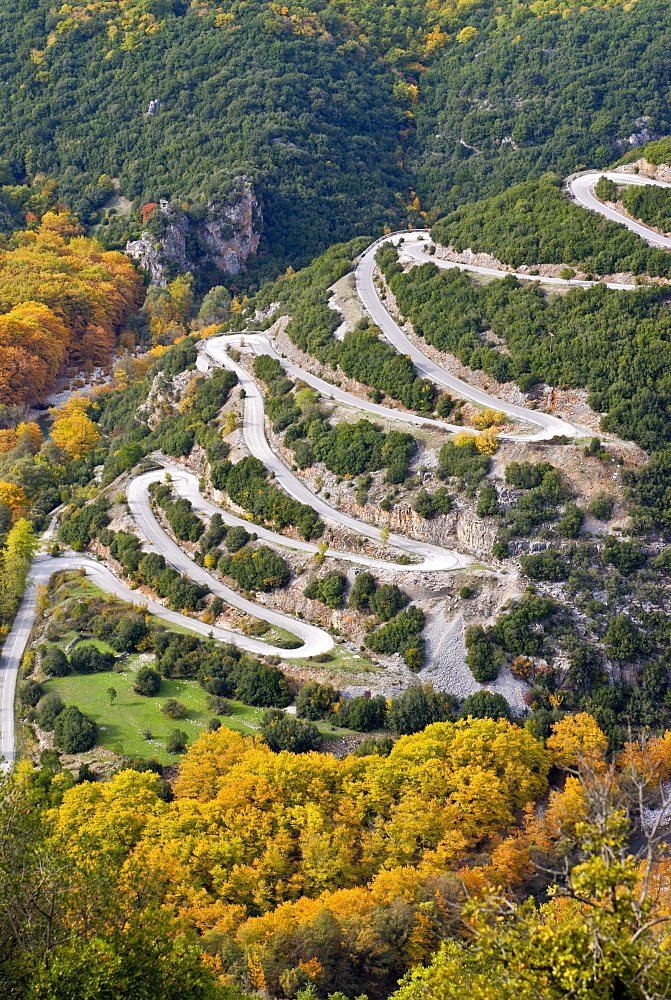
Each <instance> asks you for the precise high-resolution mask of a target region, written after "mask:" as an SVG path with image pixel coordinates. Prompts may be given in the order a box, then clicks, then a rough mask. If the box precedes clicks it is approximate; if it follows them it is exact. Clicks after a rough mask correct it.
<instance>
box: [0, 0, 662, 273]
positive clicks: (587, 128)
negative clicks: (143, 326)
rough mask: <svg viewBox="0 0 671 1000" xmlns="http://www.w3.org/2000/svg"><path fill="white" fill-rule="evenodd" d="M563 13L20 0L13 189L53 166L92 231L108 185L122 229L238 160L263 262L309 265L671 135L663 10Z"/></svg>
mask: <svg viewBox="0 0 671 1000" xmlns="http://www.w3.org/2000/svg"><path fill="white" fill-rule="evenodd" d="M560 6H561V9H562V11H561V13H557V12H554V9H553V11H550V10H546V9H545V7H543V6H542V5H541V7H540V8H539V5H538V4H537V3H536V4H532V5H531V6H530V7H529V8H527V7H526V6H524V5H523V4H517V5H515V7H514V10H513V9H512V8H509V6H508V4H506V5H504V6H503V8H502V7H496V8H494V7H493V6H492V5H491V4H490V3H487V2H481V3H480V4H479V5H470V6H469V7H468V8H465V7H464V6H463V5H460V4H446V5H443V6H441V7H436V6H435V5H433V4H430V3H426V4H423V3H419V2H417V3H412V2H406V3H398V4H394V3H384V4H380V3H365V2H363V0H352V2H348V3H341V2H336V0H331V2H330V3H328V4H326V5H318V9H314V8H313V7H311V6H309V5H307V6H297V5H296V6H294V5H289V6H280V5H278V4H274V3H267V4H266V3H260V2H259V0H254V2H250V3H237V2H231V3H227V4H224V5H223V6H218V7H216V8H215V7H214V6H210V5H208V4H199V5H198V6H197V7H196V6H191V7H188V8H187V7H186V6H182V5H179V4H172V5H171V4H167V3H166V4H158V3H157V4H154V5H151V4H150V5H149V6H143V7H142V8H140V7H139V6H134V5H133V4H132V3H130V2H128V3H124V4H123V5H122V8H120V9H119V10H118V11H117V13H116V14H115V16H113V17H111V18H110V11H109V9H108V7H107V5H105V4H102V3H93V4H89V5H87V6H86V7H76V6H75V7H72V6H69V5H68V6H63V7H62V8H61V9H60V10H57V9H56V8H53V7H52V6H50V5H49V4H47V3H46V0H42V2H40V3H38V4H36V5H33V6H31V8H30V9H28V8H24V7H21V6H19V7H14V8H11V9H8V10H7V11H6V12H4V15H3V18H2V21H1V24H0V53H1V57H0V59H1V62H2V75H3V79H4V83H5V86H3V87H2V90H1V91H0V156H4V157H5V159H6V160H7V161H8V169H7V171H6V174H5V183H7V184H10V185H11V184H12V183H13V182H14V181H20V182H23V181H24V180H28V182H30V181H31V180H32V179H34V178H35V177H37V176H39V175H44V174H46V175H48V176H49V177H52V178H54V179H55V180H56V182H57V189H56V193H57V196H58V197H59V198H60V199H61V200H62V201H63V202H64V203H65V204H66V205H67V206H68V207H70V208H71V209H72V210H74V211H75V212H77V213H78V214H79V216H80V217H81V218H82V220H83V221H84V222H85V223H86V224H89V223H93V222H95V221H97V220H99V219H100V217H101V214H104V211H105V210H104V206H105V205H106V204H107V203H108V202H109V198H110V193H111V192H113V187H112V186H111V183H110V178H114V179H115V181H116V180H118V189H119V192H120V194H121V195H123V196H124V197H125V198H127V199H129V200H130V201H131V202H133V205H134V212H133V219H132V220H129V222H130V225H129V226H126V227H125V228H124V226H122V227H121V230H123V233H121V230H119V231H118V232H117V230H116V229H115V230H114V231H115V233H116V235H117V237H118V236H119V235H120V234H122V235H123V234H125V235H129V234H131V233H133V232H137V231H139V229H140V228H141V220H140V215H139V208H140V206H141V205H142V204H145V203H154V202H157V201H158V200H159V199H160V198H163V197H164V198H168V199H172V200H173V201H174V202H175V203H176V204H177V205H181V204H184V205H188V206H189V207H190V208H191V209H193V208H194V207H195V208H196V209H197V208H198V206H202V205H203V204H207V203H208V202H209V201H211V200H213V199H215V200H216V198H217V197H219V196H225V195H226V194H227V193H228V192H229V191H230V189H231V186H232V182H233V179H234V177H236V176H238V175H240V174H245V175H247V176H249V178H250V179H251V180H252V182H253V184H254V189H255V191H256V194H257V196H258V198H259V201H260V205H261V209H262V213H263V217H264V220H265V222H264V227H263V234H262V241H261V244H260V246H259V258H260V259H261V261H263V262H264V267H263V271H262V273H265V272H267V271H268V268H271V269H273V270H279V271H282V270H284V268H285V266H286V264H287V263H292V264H293V265H294V266H295V265H296V264H305V263H307V262H308V261H309V260H310V259H311V258H312V257H313V256H314V255H315V254H316V253H318V252H320V251H321V250H323V249H324V248H325V247H326V246H327V245H328V244H329V243H332V242H336V241H339V240H345V239H349V238H351V237H352V236H354V235H357V234H369V233H373V232H380V231H381V230H382V228H383V227H384V226H388V227H390V228H394V227H395V226H397V225H398V224H400V223H402V222H403V221H404V219H405V218H406V214H407V213H408V212H409V213H410V218H411V219H414V220H417V219H418V218H421V216H418V214H417V213H418V211H420V210H425V211H428V212H429V213H432V217H435V215H436V214H438V213H440V212H442V211H445V210H449V209H451V208H453V207H454V206H455V205H457V204H459V203H461V202H464V201H468V200H472V199H474V198H475V197H480V196H481V195H482V193H483V192H486V191H498V190H503V189H504V188H505V187H507V186H508V185H509V184H510V183H513V182H515V181H517V180H521V179H523V178H524V177H527V176H532V177H533V176H538V175H539V174H540V173H542V172H543V171H544V170H546V169H548V168H550V167H552V168H554V169H555V170H557V171H558V172H559V173H561V174H566V173H569V172H570V171H572V170H574V169H576V168H577V167H579V166H581V165H583V164H588V165H593V166H600V165H602V164H603V165H605V164H607V163H608V162H611V161H612V160H614V159H617V158H618V156H620V155H621V154H622V153H623V152H626V151H627V149H629V147H630V142H629V137H630V135H631V134H632V133H637V132H639V131H640V130H641V129H642V128H643V126H645V128H646V129H647V131H648V132H649V133H650V134H651V135H654V134H661V133H663V132H665V131H668V130H669V129H670V128H671V114H670V112H669V104H668V82H669V80H668V77H669V69H668V63H667V61H666V60H665V52H666V50H667V47H668V29H669V27H671V21H670V18H671V13H670V12H669V10H668V8H667V7H666V6H665V5H664V4H660V3H658V2H656V0H639V2H637V3H636V4H634V5H633V6H632V8H631V9H630V10H625V9H624V8H623V6H622V5H621V4H614V5H613V6H612V7H610V8H607V9H604V8H601V7H596V6H592V5H591V4H588V5H585V4H582V5H580V6H578V5H576V4H569V3H564V4H562V5H560ZM541 8H542V9H541ZM539 15H542V16H539ZM565 15H567V16H565ZM150 101H156V102H159V103H158V104H157V105H156V106H155V108H154V110H155V111H156V114H155V115H150V114H147V111H148V108H149V102H150ZM413 189H417V190H418V191H419V195H420V198H419V201H417V200H416V198H415V194H414V190H413ZM117 208H118V206H117ZM116 210H117V209H115V211H116ZM18 224H19V220H17V219H16V218H14V225H13V227H12V228H17V226H18ZM113 228H114V227H113ZM117 228H118V227H117ZM250 263H252V264H253V262H250ZM256 267H257V269H258V264H257V265H256Z"/></svg>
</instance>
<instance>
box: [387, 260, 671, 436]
mask: <svg viewBox="0 0 671 1000" xmlns="http://www.w3.org/2000/svg"><path fill="white" fill-rule="evenodd" d="M378 259H379V260H380V262H381V263H382V265H383V267H384V269H385V272H386V274H387V276H388V278H389V279H390V280H391V287H392V289H393V291H394V294H395V295H396V297H397V301H398V303H399V306H400V308H401V310H402V312H403V313H404V314H405V315H406V316H408V317H409V318H410V319H411V320H412V322H413V325H414V328H415V330H416V332H417V333H418V334H420V336H422V337H424V339H425V340H426V341H427V343H429V344H432V345H434V346H435V347H437V348H439V349H440V350H443V351H450V352H451V353H454V354H456V355H457V356H458V357H459V359H460V360H461V361H462V362H463V363H464V364H467V365H469V366H470V367H471V368H482V369H484V370H485V371H486V372H488V373H489V374H490V375H492V376H494V377H495V378H497V379H498V380H500V381H503V382H505V381H509V380H511V379H515V380H517V382H518V384H519V385H520V386H521V387H522V388H523V389H524V390H526V389H528V388H529V387H530V386H531V385H533V383H534V382H537V381H543V382H547V383H548V384H549V385H553V386H573V387H585V388H587V389H589V391H590V393H591V396H590V400H591V404H592V406H593V408H594V409H596V410H597V411H600V412H605V413H606V414H607V416H606V417H605V418H604V420H603V426H604V429H606V430H611V431H614V432H616V433H618V434H620V435H622V436H624V437H627V438H632V439H633V440H635V441H637V442H638V443H639V444H640V445H642V447H644V448H647V449H655V448H659V447H661V446H662V445H663V444H665V443H668V442H669V427H670V426H671V421H670V420H669V413H668V406H669V402H670V401H669V399H668V398H667V395H666V372H667V370H668V366H669V364H670V363H671V356H670V354H669V351H670V346H669V339H670V337H671V328H670V327H669V308H668V301H669V293H668V290H667V289H666V287H665V286H662V287H661V288H660V287H659V286H656V287H654V288H640V289H638V290H636V291H631V292H617V291H612V290H609V289H607V288H606V287H605V286H602V285H598V286H596V287H594V288H589V289H581V288H576V289H572V290H571V291H570V292H568V293H567V294H565V295H548V294H547V293H546V292H545V291H544V290H543V289H541V288H540V287H539V286H538V285H536V284H528V283H522V282H519V281H517V280H516V279H515V278H513V277H507V278H504V279H502V280H496V281H492V282H490V283H489V284H487V285H478V284H476V282H474V281H473V280H472V279H471V278H470V277H469V276H468V275H466V274H464V273H462V272H460V271H456V270H449V271H444V270H443V271H441V270H439V269H438V268H437V267H436V266H435V265H434V264H424V265H423V266H422V267H418V268H413V269H412V270H411V271H409V272H408V273H407V274H403V273H402V272H401V269H400V266H399V265H398V264H397V263H395V260H396V251H395V250H394V249H393V248H391V249H389V248H385V249H384V250H382V251H380V252H379V253H378ZM489 330H491V331H492V332H493V333H494V334H495V335H496V336H497V337H500V338H501V339H502V341H503V343H504V344H505V346H506V348H507V350H506V352H505V353H504V352H502V351H501V350H499V349H497V348H496V347H495V346H493V345H491V344H488V343H486V342H485V341H484V339H483V334H484V333H485V332H486V331H489Z"/></svg>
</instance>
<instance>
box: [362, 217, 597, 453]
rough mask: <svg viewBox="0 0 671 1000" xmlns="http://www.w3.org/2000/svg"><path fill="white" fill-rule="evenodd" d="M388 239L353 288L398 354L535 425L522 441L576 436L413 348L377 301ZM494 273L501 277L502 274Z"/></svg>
mask: <svg viewBox="0 0 671 1000" xmlns="http://www.w3.org/2000/svg"><path fill="white" fill-rule="evenodd" d="M420 235H421V236H424V235H425V234H424V233H422V232H421V231H415V232H412V233H408V236H409V237H410V238H411V239H412V240H413V242H415V240H416V239H419V237H420ZM404 236H405V234H404ZM388 240H394V241H397V240H398V236H397V235H395V234H394V235H392V236H387V237H383V238H382V239H381V240H377V241H376V242H375V243H373V244H372V246H370V247H368V249H367V250H365V251H364V253H363V254H362V255H361V257H360V259H359V263H358V265H357V268H356V287H357V292H358V294H359V298H360V299H361V302H362V303H363V305H364V308H365V309H366V311H367V312H368V314H369V316H370V317H371V319H372V320H373V322H374V323H375V324H376V325H377V326H379V328H380V330H381V331H382V333H383V334H384V336H385V337H386V339H387V340H388V341H389V343H390V344H392V345H393V346H394V347H395V348H396V350H397V351H399V352H400V353H401V354H407V355H408V357H410V358H411V359H412V361H413V362H414V364H415V367H416V368H417V371H418V372H419V374H420V375H422V376H423V377H424V378H428V379H430V380H431V381H432V382H435V383H437V384H438V385H442V386H445V388H446V389H452V390H453V391H454V392H457V393H459V395H460V396H463V397H464V398H465V399H470V400H472V401H473V402H474V403H479V404H481V405H482V406H488V407H493V408H494V409H496V410H502V411H503V412H504V413H507V414H508V415H509V416H511V417H514V418H515V419H516V420H523V421H525V422H526V423H532V424H536V425H537V426H538V427H540V431H539V432H538V433H537V434H534V435H530V436H528V437H525V438H524V440H526V441H542V440H546V439H548V438H552V437H555V436H556V435H560V434H561V435H567V436H569V437H575V436H576V435H577V434H578V433H579V432H578V431H577V429H576V428H575V427H574V426H573V424H570V423H569V422H568V421H566V420H562V419H560V418H559V417H554V416H552V415H551V414H549V413H541V412H540V411H538V410H529V409H526V408H525V407H524V406H516V405H515V404H514V403H508V402H506V401H505V400H503V399H499V397H498V396H490V394H489V393H487V392H483V391H482V390H481V389H476V388H475V387H474V386H472V385H469V384H468V382H464V381H463V380H462V379H460V378H457V377H456V375H451V374H450V373H449V372H447V371H445V369H444V368H441V367H440V365H437V364H436V362H435V361H432V360H431V359H430V358H428V357H427V356H426V354H424V353H423V352H422V351H420V350H419V348H418V347H415V345H414V344H413V343H412V341H411V340H410V338H409V337H408V336H407V335H406V334H405V333H404V332H403V330H402V329H401V328H400V326H399V325H398V324H397V323H396V322H395V321H394V319H392V317H391V316H390V314H389V313H388V312H387V309H386V307H385V306H384V305H383V303H382V302H381V300H380V297H379V295H378V293H377V289H376V287H375V283H374V281H373V272H374V271H375V254H376V252H377V250H378V249H379V247H380V246H381V245H382V243H384V242H387V241H388ZM403 249H404V251H407V249H408V247H407V245H406V246H404V248H403ZM420 259H421V258H420ZM426 260H427V261H431V262H433V263H437V261H436V260H435V259H434V258H433V257H430V256H429V255H428V254H427V255H426ZM445 263H448V262H445ZM494 273H496V274H500V273H501V272H494ZM583 433H586V432H583Z"/></svg>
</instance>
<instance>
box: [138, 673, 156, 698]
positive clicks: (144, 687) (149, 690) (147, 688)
mask: <svg viewBox="0 0 671 1000" xmlns="http://www.w3.org/2000/svg"><path fill="white" fill-rule="evenodd" d="M133 690H134V691H137V693H138V694H143V695H145V697H147V698H153V697H155V696H156V695H157V694H158V693H159V691H160V690H161V675H160V674H159V672H158V670H154V668H153V667H140V669H139V670H138V672H137V674H136V675H135V680H134V682H133Z"/></svg>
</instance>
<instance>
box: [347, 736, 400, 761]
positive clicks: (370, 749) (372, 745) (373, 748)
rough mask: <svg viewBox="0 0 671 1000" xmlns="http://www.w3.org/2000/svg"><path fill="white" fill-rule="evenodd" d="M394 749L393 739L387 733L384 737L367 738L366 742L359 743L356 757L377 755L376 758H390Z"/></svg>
mask: <svg viewBox="0 0 671 1000" xmlns="http://www.w3.org/2000/svg"><path fill="white" fill-rule="evenodd" d="M393 749H394V741H393V739H392V738H391V736H389V735H387V733H383V734H382V736H378V737H374V736H367V737H366V739H365V740H362V741H361V743H359V745H358V747H357V748H356V750H355V751H354V756H355V757H369V756H372V755H375V756H376V757H388V756H389V754H390V753H391V751H392V750H393Z"/></svg>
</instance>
